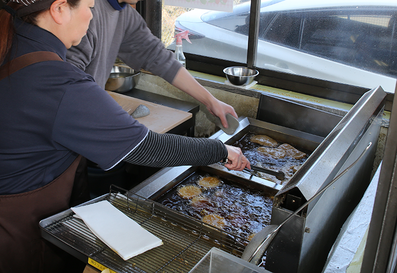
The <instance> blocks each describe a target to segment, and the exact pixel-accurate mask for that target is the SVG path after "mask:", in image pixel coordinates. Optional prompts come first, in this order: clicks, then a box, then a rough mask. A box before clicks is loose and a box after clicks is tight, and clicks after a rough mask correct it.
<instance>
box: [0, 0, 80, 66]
mask: <svg viewBox="0 0 397 273" xmlns="http://www.w3.org/2000/svg"><path fill="white" fill-rule="evenodd" d="M0 1H1V0H0ZM53 2H54V1H52V2H50V1H49V2H48V7H47V8H45V9H42V10H40V11H36V12H34V13H31V14H28V15H25V16H23V17H22V18H21V19H22V20H23V21H25V22H27V23H29V24H33V25H36V18H37V16H38V15H39V14H40V13H41V12H43V11H45V10H48V9H49V8H50V6H51V5H52V3H53ZM79 3H80V0H68V4H69V5H70V6H71V7H72V8H75V7H77V6H78V5H79ZM7 5H8V6H9V7H10V8H12V9H13V10H15V11H17V10H18V9H20V8H22V7H23V4H19V3H15V2H11V1H10V2H8V4H7ZM32 5H34V4H32ZM13 19H14V18H13V16H12V15H11V14H10V13H9V12H8V11H6V10H4V9H1V10H0V22H2V27H0V65H2V64H3V63H4V62H5V60H6V59H7V56H8V55H9V52H10V49H11V46H12V42H13V38H14V35H15V28H14V23H13V21H14V20H13Z"/></svg>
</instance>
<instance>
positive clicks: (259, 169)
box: [219, 159, 285, 180]
mask: <svg viewBox="0 0 397 273" xmlns="http://www.w3.org/2000/svg"><path fill="white" fill-rule="evenodd" d="M227 161H228V160H227V159H225V161H224V162H221V163H219V164H221V165H222V166H225V164H226V163H227ZM243 171H246V172H248V173H250V174H251V176H250V179H251V178H252V177H253V176H254V175H255V173H254V172H262V173H267V174H271V175H274V176H275V177H276V178H277V179H279V180H284V179H285V174H284V173H283V172H282V171H274V170H269V169H265V168H262V167H258V166H253V165H251V170H250V169H248V168H244V170H243Z"/></svg>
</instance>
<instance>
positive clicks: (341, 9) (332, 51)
mask: <svg viewBox="0 0 397 273" xmlns="http://www.w3.org/2000/svg"><path fill="white" fill-rule="evenodd" d="M249 10H250V2H246V3H243V4H240V5H236V6H235V7H234V10H233V12H230V13H229V12H219V11H207V10H199V9H196V10H193V11H190V12H187V13H185V14H183V15H181V16H179V17H178V18H177V21H176V24H175V31H176V32H179V31H184V30H189V39H190V40H191V42H192V44H190V43H188V42H185V41H184V42H183V51H184V52H186V53H191V54H197V55H203V56H207V57H213V58H218V59H224V60H230V61H235V62H240V63H246V62H247V60H246V56H247V47H248V46H247V44H248V24H249ZM169 48H170V49H175V44H174V43H173V44H171V45H170V46H169ZM255 66H256V67H258V68H264V69H271V70H276V71H281V72H287V73H292V74H297V75H303V76H307V77H313V78H319V79H323V80H328V81H333V82H338V83H345V84H349V85H354V86H360V87H365V88H373V87H376V86H378V85H381V86H382V87H383V89H384V90H385V91H387V92H391V93H394V90H395V87H396V77H397V2H396V1H391V0H389V1H385V0H372V1H368V0H360V1H358V0H346V1H343V0H342V1H341V0H318V1H313V0H299V1H298V0H270V1H269V0H266V1H262V2H261V12H260V24H259V40H258V52H257V59H256V64H255Z"/></svg>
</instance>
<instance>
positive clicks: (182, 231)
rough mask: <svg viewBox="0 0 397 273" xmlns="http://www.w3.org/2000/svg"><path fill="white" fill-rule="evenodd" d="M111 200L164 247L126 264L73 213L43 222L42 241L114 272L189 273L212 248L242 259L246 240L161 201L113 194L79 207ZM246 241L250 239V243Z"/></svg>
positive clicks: (68, 211) (57, 215)
mask: <svg viewBox="0 0 397 273" xmlns="http://www.w3.org/2000/svg"><path fill="white" fill-rule="evenodd" d="M101 200H108V201H109V202H111V204H113V205H114V206H115V207H117V208H118V209H119V210H120V211H122V212H123V213H124V214H126V215H127V216H128V217H130V218H132V219H133V220H135V221H136V222H137V223H138V224H140V225H141V226H142V227H143V228H145V229H147V230H148V231H149V232H151V233H152V234H154V235H156V236H157V237H159V238H160V239H162V241H163V245H162V246H159V247H156V248H154V249H152V250H149V251H147V252H145V253H143V254H140V255H138V256H135V257H133V258H131V259H129V260H127V261H124V260H123V259H122V258H121V257H119V256H118V255H117V254H116V253H115V252H114V251H112V250H111V249H110V248H109V247H108V246H106V245H105V244H104V243H103V242H101V241H100V240H99V239H97V238H96V237H95V235H94V234H93V233H92V232H91V231H90V230H89V228H88V227H87V226H86V225H85V224H84V222H83V221H82V220H80V219H77V218H75V217H74V216H73V215H74V213H73V212H72V211H71V210H70V209H69V210H66V211H64V212H61V213H58V214H56V215H53V216H51V217H48V218H46V219H43V220H42V221H40V228H41V233H42V236H43V238H45V239H47V240H48V241H50V242H52V243H53V244H55V245H57V246H58V247H60V248H61V249H63V250H65V251H67V252H69V253H70V254H72V255H74V256H75V257H77V258H79V259H80V260H82V261H83V262H86V263H88V264H91V265H92V266H94V267H96V268H97V269H100V270H103V269H105V268H109V269H111V270H113V271H115V272H189V271H190V269H192V268H193V267H194V266H195V264H196V263H198V262H199V261H200V259H201V258H202V257H204V256H205V255H206V253H207V252H208V251H210V250H211V248H212V247H216V248H219V249H222V250H224V251H226V252H228V253H232V254H234V255H235V256H237V257H240V256H241V254H242V251H243V250H244V247H245V246H244V245H243V244H242V242H244V239H242V238H237V237H236V236H233V235H231V234H229V233H227V232H224V231H222V230H219V229H217V228H214V227H212V226H209V225H207V224H205V223H203V222H201V221H197V220H195V219H193V218H191V217H188V216H185V215H181V214H179V213H176V212H175V211H173V210H170V209H168V208H167V207H165V206H162V205H160V204H158V203H156V202H153V201H151V200H148V199H146V198H143V197H140V196H138V195H134V194H130V195H129V196H128V197H125V196H123V197H121V196H120V195H118V194H117V192H110V193H109V194H105V195H103V196H100V197H98V198H96V199H93V200H90V201H89V202H87V203H84V204H82V205H80V206H83V205H86V204H91V203H94V202H98V201H101ZM245 242H246V241H245Z"/></svg>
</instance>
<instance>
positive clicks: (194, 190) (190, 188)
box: [178, 185, 201, 199]
mask: <svg viewBox="0 0 397 273" xmlns="http://www.w3.org/2000/svg"><path fill="white" fill-rule="evenodd" d="M178 194H179V196H180V197H182V198H184V199H192V198H193V197H195V196H197V195H200V194H201V189H200V188H199V187H197V186H194V185H187V186H182V187H180V188H179V190H178Z"/></svg>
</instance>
